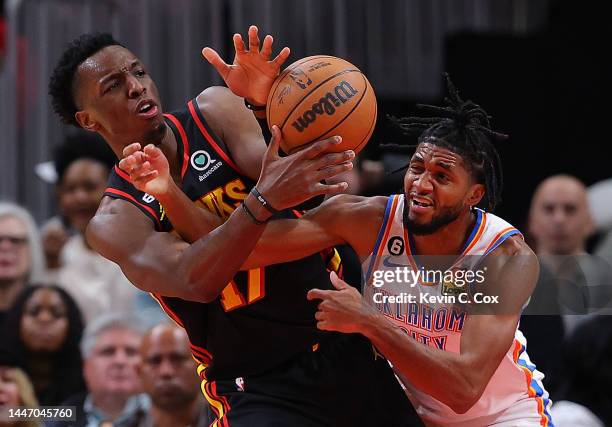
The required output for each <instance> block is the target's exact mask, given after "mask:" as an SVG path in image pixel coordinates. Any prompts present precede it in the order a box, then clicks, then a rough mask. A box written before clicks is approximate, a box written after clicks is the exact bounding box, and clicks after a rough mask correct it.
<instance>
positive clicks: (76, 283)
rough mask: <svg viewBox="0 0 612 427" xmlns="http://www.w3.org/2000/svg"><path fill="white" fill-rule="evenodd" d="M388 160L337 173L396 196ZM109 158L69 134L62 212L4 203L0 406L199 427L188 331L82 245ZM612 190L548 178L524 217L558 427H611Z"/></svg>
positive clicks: (201, 419) (531, 335)
mask: <svg viewBox="0 0 612 427" xmlns="http://www.w3.org/2000/svg"><path fill="white" fill-rule="evenodd" d="M395 156H396V155H395V154H393V155H385V156H383V157H382V158H381V160H378V161H373V160H368V159H361V158H357V159H356V160H355V167H354V168H353V170H351V171H349V172H347V173H346V176H344V177H338V179H343V180H346V181H348V182H349V184H350V186H349V189H348V191H349V192H351V193H353V194H365V195H371V194H389V193H393V192H398V191H401V188H402V176H403V173H397V174H388V173H386V172H385V171H389V170H392V169H395V168H396V167H397V166H398V165H400V166H401V165H402V164H405V163H406V157H405V156H403V157H402V156H401V155H399V154H398V155H397V157H395ZM115 162H116V159H115V158H114V155H113V153H112V152H111V151H110V149H109V148H107V146H106V144H105V143H104V141H102V140H101V139H99V137H98V136H96V135H94V134H91V133H77V134H73V135H72V136H70V137H68V138H67V139H66V140H65V141H64V142H63V143H62V144H61V145H60V146H59V147H58V148H57V149H56V150H55V153H54V158H53V161H52V162H51V163H50V164H49V165H41V167H40V168H38V169H37V175H38V176H39V177H40V178H41V179H44V180H45V181H47V182H50V183H52V185H53V186H54V188H55V189H54V191H55V193H56V196H57V203H56V205H57V215H56V216H54V217H53V218H50V219H48V220H47V221H46V222H45V223H44V224H42V225H41V226H40V227H38V226H37V224H35V222H34V220H33V218H32V215H31V214H30V213H29V212H28V211H27V210H25V209H23V208H22V207H20V206H18V205H16V204H13V203H11V202H8V201H1V202H0V331H1V337H0V407H3V406H18V405H26V406H36V405H70V406H74V407H76V408H77V418H76V420H77V421H76V422H74V423H72V424H71V423H65V422H63V423H61V425H66V426H68V425H74V426H78V425H79V426H89V425H105V423H107V422H108V423H110V424H107V425H115V426H154V425H155V426H187V425H192V426H199V425H205V424H204V423H205V421H206V415H205V414H206V410H207V406H206V403H205V401H204V400H203V397H202V394H201V393H200V380H199V378H198V376H197V373H196V369H195V368H196V367H195V362H194V361H193V359H192V357H191V354H190V350H189V340H188V337H187V335H186V334H185V332H184V331H183V330H182V329H181V328H179V327H177V326H175V325H174V324H171V323H169V322H168V319H167V318H166V316H165V314H164V313H163V312H162V311H161V309H160V308H159V307H158V306H157V303H156V302H155V301H154V299H153V298H152V297H150V296H149V295H148V294H146V293H144V292H141V291H139V290H137V289H136V288H135V287H134V286H132V285H131V284H130V283H129V281H128V280H127V279H126V278H125V276H124V275H123V273H122V272H121V270H120V269H119V268H118V266H117V265H115V264H114V263H112V262H110V261H107V260H106V259H104V258H102V257H101V256H100V255H98V254H97V253H95V252H94V251H92V250H91V249H90V248H89V246H88V245H87V241H86V240H85V239H84V237H83V233H84V231H85V228H86V226H87V223H88V222H89V220H90V219H91V218H92V217H93V215H94V213H95V212H96V209H97V206H98V203H99V200H100V198H101V197H102V194H103V192H104V189H105V186H106V181H107V178H108V174H109V171H110V169H111V168H112V167H114V163H115ZM510 185H511V184H510ZM611 188H612V184H611V182H603V183H600V184H597V185H595V186H593V187H591V188H586V187H585V185H584V184H583V183H582V182H581V181H580V180H579V179H578V178H576V177H572V176H566V175H557V176H551V177H549V178H547V179H545V180H544V181H543V182H541V183H540V185H539V186H538V187H537V188H536V189H535V190H534V191H533V196H532V201H531V206H529V207H528V208H526V209H525V218H526V221H525V224H522V226H523V227H522V228H523V230H522V231H523V232H524V234H525V237H526V239H527V241H528V242H529V244H530V246H531V247H532V248H533V250H534V251H535V252H536V253H537V255H538V256H539V258H540V261H541V271H540V280H539V283H538V285H537V287H536V290H535V292H534V294H533V296H532V298H531V301H530V303H529V305H528V306H527V307H526V308H525V309H524V314H523V316H522V319H521V325H520V329H521V330H522V332H523V333H524V335H525V336H526V338H527V342H528V353H529V355H530V358H531V361H532V362H533V363H534V364H535V365H536V366H537V368H538V369H539V370H541V371H542V372H544V374H545V375H546V377H545V380H544V384H545V385H546V387H547V389H548V391H549V392H550V394H551V398H552V400H553V401H554V402H555V404H554V406H553V416H554V417H556V420H555V421H556V425H560V426H565V425H567V426H570V425H571V426H578V425H589V426H598V425H601V426H603V425H611V424H612V397H611V396H612V395H611V394H610V393H609V392H608V390H609V389H610V387H612V363H611V362H612V317H611V316H606V314H611V313H612V268H611V267H610V265H612V248H611V246H612V243H611V242H612V232H610V231H609V230H610V229H612V207H610V206H608V205H607V203H609V202H607V201H608V200H612V197H610V193H612V189H611ZM507 191H511V189H510V188H508V189H507ZM606 209H607V211H606ZM606 212H607V214H606ZM517 225H520V224H517ZM585 420H586V421H585ZM580 423H584V424H580ZM0 425H2V423H1V422H0ZM26 425H27V424H26ZM30 425H37V424H36V423H31V424H30ZM48 425H55V424H53V423H50V424H48ZM57 425H60V424H57Z"/></svg>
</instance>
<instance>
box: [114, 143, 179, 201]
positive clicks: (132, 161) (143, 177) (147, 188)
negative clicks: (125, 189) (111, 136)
mask: <svg viewBox="0 0 612 427" xmlns="http://www.w3.org/2000/svg"><path fill="white" fill-rule="evenodd" d="M119 168H121V169H122V170H123V171H124V172H126V173H127V174H128V175H129V176H130V180H131V181H132V184H133V185H134V187H136V188H137V189H138V190H140V191H144V192H145V193H147V194H150V195H151V196H153V197H155V198H159V197H160V196H162V195H164V194H166V193H167V192H168V189H169V188H170V185H171V184H172V177H171V176H170V167H169V166H168V159H166V156H165V155H164V153H162V151H161V150H160V149H159V148H157V147H156V146H154V145H153V144H149V145H147V146H146V147H144V149H142V148H141V146H140V144H139V143H137V142H136V143H134V144H130V145H128V146H127V147H125V148H124V149H123V158H122V159H121V161H120V162H119Z"/></svg>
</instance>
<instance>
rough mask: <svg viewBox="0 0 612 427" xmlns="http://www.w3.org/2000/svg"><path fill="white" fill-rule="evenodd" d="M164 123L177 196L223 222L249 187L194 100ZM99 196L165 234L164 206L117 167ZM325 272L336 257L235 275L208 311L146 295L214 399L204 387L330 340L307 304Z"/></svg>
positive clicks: (168, 227)
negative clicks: (180, 332) (125, 206)
mask: <svg viewBox="0 0 612 427" xmlns="http://www.w3.org/2000/svg"><path fill="white" fill-rule="evenodd" d="M165 120H166V123H167V124H168V125H169V126H170V128H171V130H172V132H173V133H174V136H175V137H176V140H177V143H178V149H179V157H180V158H181V159H182V162H181V177H182V184H181V188H182V190H183V192H184V193H185V194H186V195H187V196H188V197H189V198H190V199H191V200H193V202H194V203H195V204H196V205H197V206H199V207H201V208H204V209H208V210H209V211H211V212H213V213H215V214H217V215H218V216H220V217H222V218H223V219H227V218H228V217H229V215H230V214H231V213H232V212H233V210H234V209H235V208H237V207H239V206H240V203H241V202H242V200H244V199H245V198H246V197H247V195H248V193H249V191H250V190H251V188H252V187H253V185H254V184H255V183H254V182H253V181H252V180H250V179H249V178H247V177H246V176H245V175H244V174H243V173H241V172H240V170H239V168H238V166H237V165H236V164H235V162H234V161H233V160H232V158H231V155H230V153H229V151H228V150H227V147H226V146H225V144H224V143H223V141H222V140H221V139H220V138H218V137H217V136H216V135H215V133H214V132H213V131H212V129H211V127H210V126H209V125H208V123H207V122H206V119H205V117H204V115H203V114H202V113H201V111H200V109H199V108H198V106H197V102H196V101H195V99H194V100H191V101H190V102H189V103H188V104H187V109H184V110H180V111H177V112H174V113H172V114H165ZM104 195H105V196H109V197H112V198H119V199H122V200H125V201H127V202H129V203H132V204H133V205H135V206H136V207H137V208H138V209H140V210H141V211H142V213H143V214H144V215H145V216H146V217H147V218H149V219H150V220H151V221H152V223H153V224H154V226H155V229H156V230H157V231H160V232H172V230H173V227H172V224H171V223H170V221H169V219H168V217H167V216H166V215H165V213H164V209H163V206H161V205H160V203H159V202H158V201H157V200H155V198H154V197H152V196H150V195H148V194H146V193H143V192H141V191H138V190H137V189H136V188H135V187H134V186H133V185H132V184H131V183H130V180H129V175H127V174H126V173H125V172H123V171H122V170H121V169H119V168H118V167H117V166H115V168H114V169H113V171H112V172H111V176H110V178H109V185H108V188H107V189H106V191H105V193H104ZM296 215H299V213H297V212H292V211H289V210H287V211H284V212H282V213H281V214H279V216H280V217H295V216H296ZM328 267H329V268H334V269H335V270H339V271H341V269H342V265H341V261H340V257H339V256H338V252H337V251H335V249H331V250H328V251H324V252H322V253H318V254H315V255H311V256H309V257H306V258H303V259H301V260H298V261H295V262H290V263H285V264H277V265H272V266H269V267H265V268H257V269H253V270H249V271H245V272H239V273H238V274H236V276H234V278H233V280H232V281H231V282H230V283H229V284H228V285H227V287H226V288H225V289H224V290H223V292H222V293H221V295H220V296H219V297H218V298H217V299H216V300H215V301H213V302H211V303H209V304H204V303H198V302H193V301H186V300H183V299H181V298H176V297H168V296H164V295H160V294H152V295H153V297H154V298H155V299H157V301H158V302H159V304H160V305H161V307H162V308H163V309H164V311H165V312H166V313H167V314H168V316H169V317H170V318H172V319H173V320H174V321H175V322H176V323H177V324H179V325H180V326H182V327H183V328H184V329H185V330H186V331H187V334H188V336H189V340H190V342H191V350H192V354H193V356H194V358H195V359H196V361H197V362H198V363H199V367H198V372H199V373H200V376H201V378H202V380H203V383H202V389H203V391H204V392H205V393H204V394H205V395H206V397H207V398H208V397H209V395H213V394H214V390H213V388H214V383H212V382H210V381H209V380H215V379H233V378H237V377H242V376H247V375H253V374H256V373H261V372H264V371H266V370H268V369H271V368H272V367H274V366H276V365H277V364H278V363H280V362H282V361H285V360H287V359H289V358H290V357H292V356H293V355H295V354H297V353H299V352H302V351H305V350H312V348H313V346H315V345H316V344H317V343H318V342H319V341H322V340H324V339H325V338H329V336H330V334H326V333H324V332H322V331H319V330H317V329H316V322H315V318H314V315H315V312H316V307H317V303H316V302H310V301H308V300H307V299H306V293H307V292H308V290H310V289H311V288H315V287H319V288H324V289H332V288H333V287H332V285H331V283H330V281H329V271H328V270H327V268H328ZM209 389H210V390H209ZM207 391H208V392H209V393H207Z"/></svg>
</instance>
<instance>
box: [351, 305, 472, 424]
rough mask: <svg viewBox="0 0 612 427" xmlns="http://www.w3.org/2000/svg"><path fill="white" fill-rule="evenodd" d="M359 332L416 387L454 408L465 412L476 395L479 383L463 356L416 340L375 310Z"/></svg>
mask: <svg viewBox="0 0 612 427" xmlns="http://www.w3.org/2000/svg"><path fill="white" fill-rule="evenodd" d="M362 334H363V335H365V336H366V337H367V338H369V339H370V341H371V342H372V344H373V345H374V346H375V347H376V348H377V349H378V350H379V351H380V352H381V353H382V354H384V355H385V357H386V358H387V359H388V360H389V361H390V362H391V363H392V364H393V366H394V367H395V369H396V370H397V371H399V372H400V373H401V374H402V375H403V376H404V377H405V378H406V379H407V380H408V381H410V383H411V384H412V385H413V386H414V387H415V388H416V389H418V390H420V391H422V392H424V393H427V394H429V395H430V396H433V397H434V398H436V399H438V400H439V401H441V402H443V403H445V404H446V405H448V406H449V407H451V408H452V409H453V410H455V411H456V412H465V411H466V410H467V409H469V407H471V406H472V404H473V403H471V401H472V400H473V399H474V397H475V395H476V394H478V395H479V392H478V389H479V388H480V387H478V386H477V385H475V384H474V382H475V381H474V379H473V378H471V377H470V373H471V371H470V366H469V362H468V361H467V360H466V357H465V356H462V355H461V354H458V353H452V352H448V351H444V350H439V349H436V348H433V347H429V346H427V345H424V344H422V343H420V342H418V341H417V340H415V339H414V338H413V337H412V336H410V335H408V334H407V333H405V332H404V331H403V330H402V329H400V328H399V327H397V326H395V325H394V324H392V323H391V322H390V321H389V320H387V319H386V318H385V317H384V316H383V315H382V314H380V313H378V312H376V313H375V314H372V315H371V316H369V317H368V319H367V325H364V326H363V328H362ZM437 378H444V381H438V380H436V379H437Z"/></svg>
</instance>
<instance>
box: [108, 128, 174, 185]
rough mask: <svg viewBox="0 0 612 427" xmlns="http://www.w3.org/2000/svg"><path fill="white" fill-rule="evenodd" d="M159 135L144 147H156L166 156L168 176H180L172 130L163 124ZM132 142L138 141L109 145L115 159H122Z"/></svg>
mask: <svg viewBox="0 0 612 427" xmlns="http://www.w3.org/2000/svg"><path fill="white" fill-rule="evenodd" d="M161 135H162V136H161V137H160V138H159V139H158V140H155V141H148V142H147V143H144V145H148V144H154V145H156V146H157V147H158V148H159V149H160V150H161V151H162V152H163V153H164V155H165V156H166V159H168V164H169V166H170V174H171V175H172V177H177V176H180V173H181V171H180V167H179V165H180V159H179V158H178V152H179V150H178V141H177V140H176V138H175V137H174V133H173V132H172V129H170V126H168V124H167V123H165V122H164V130H163V133H161ZM102 136H104V139H106V140H107V141H110V139H109V137H108V136H107V135H104V134H103V135H102ZM134 142H139V141H136V140H129V141H119V142H113V143H111V144H109V145H110V146H111V148H112V149H113V151H114V152H115V155H116V156H117V158H118V159H121V158H123V149H124V148H125V147H127V146H128V145H130V144H132V143H134ZM142 144H143V143H142V142H141V145H142ZM143 148H144V146H143Z"/></svg>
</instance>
